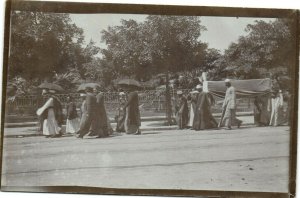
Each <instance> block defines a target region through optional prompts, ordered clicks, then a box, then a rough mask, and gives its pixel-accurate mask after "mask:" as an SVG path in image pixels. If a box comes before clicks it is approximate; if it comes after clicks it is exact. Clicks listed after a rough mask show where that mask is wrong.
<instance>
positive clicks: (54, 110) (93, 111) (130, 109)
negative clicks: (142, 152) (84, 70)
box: [37, 87, 141, 138]
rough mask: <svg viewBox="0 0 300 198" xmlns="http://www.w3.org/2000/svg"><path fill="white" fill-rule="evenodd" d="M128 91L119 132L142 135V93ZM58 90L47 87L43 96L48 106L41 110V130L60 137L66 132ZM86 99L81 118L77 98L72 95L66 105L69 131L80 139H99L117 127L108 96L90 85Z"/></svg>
mask: <svg viewBox="0 0 300 198" xmlns="http://www.w3.org/2000/svg"><path fill="white" fill-rule="evenodd" d="M127 91H128V92H127V93H125V92H121V93H120V95H121V96H122V98H123V102H122V103H120V107H119V111H120V112H123V113H120V118H121V119H123V120H121V121H120V120H119V121H118V124H117V128H116V131H118V132H126V133H127V134H136V135H139V134H141V131H140V125H141V119H140V112H139V105H138V104H139V101H138V94H137V92H136V91H134V89H132V88H130V87H129V88H128V89H127ZM55 94H56V92H55V91H54V90H49V89H44V90H43V93H42V95H43V96H44V97H45V98H46V102H45V103H44V105H43V106H42V107H41V108H39V109H38V110H37V115H38V117H39V121H40V122H39V123H40V130H41V131H42V133H43V135H45V136H46V137H60V136H62V135H63V132H62V123H63V111H62V104H61V102H60V101H59V99H58V98H57V97H56V95H55ZM80 97H81V98H82V105H81V108H80V110H81V117H80V118H79V116H78V113H77V109H76V105H75V102H74V98H72V97H71V96H68V98H67V102H68V104H67V107H66V118H67V119H66V131H65V132H66V133H71V134H74V135H75V136H76V137H77V138H83V137H84V136H85V135H88V136H95V137H97V138H103V137H108V136H110V135H111V134H112V132H113V129H112V127H111V124H110V120H109V118H108V116H107V113H106V109H105V105H104V95H103V93H102V92H100V91H99V90H98V89H97V88H94V89H93V88H91V87H86V88H85V91H84V92H82V93H80Z"/></svg>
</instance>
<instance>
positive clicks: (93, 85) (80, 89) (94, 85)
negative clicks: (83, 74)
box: [77, 83, 101, 92]
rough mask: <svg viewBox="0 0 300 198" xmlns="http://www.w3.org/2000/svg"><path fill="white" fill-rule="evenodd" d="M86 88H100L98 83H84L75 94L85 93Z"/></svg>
mask: <svg viewBox="0 0 300 198" xmlns="http://www.w3.org/2000/svg"><path fill="white" fill-rule="evenodd" d="M87 87H90V88H92V89H95V88H100V87H101V86H100V85H99V84H98V83H84V84H81V85H80V86H79V87H78V89H77V92H82V91H85V88H87Z"/></svg>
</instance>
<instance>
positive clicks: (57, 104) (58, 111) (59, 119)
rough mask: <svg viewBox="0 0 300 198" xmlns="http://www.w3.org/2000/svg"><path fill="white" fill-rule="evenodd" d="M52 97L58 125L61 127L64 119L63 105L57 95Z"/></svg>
mask: <svg viewBox="0 0 300 198" xmlns="http://www.w3.org/2000/svg"><path fill="white" fill-rule="evenodd" d="M51 97H52V98H53V110H54V115H55V119H56V121H57V124H58V126H60V127H61V125H62V124H63V121H64V117H63V111H62V105H61V102H60V100H59V99H58V98H57V97H56V96H51Z"/></svg>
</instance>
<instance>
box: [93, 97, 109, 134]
mask: <svg viewBox="0 0 300 198" xmlns="http://www.w3.org/2000/svg"><path fill="white" fill-rule="evenodd" d="M95 109H96V113H95V119H94V120H93V122H92V126H91V129H90V130H91V133H90V135H98V136H99V137H107V136H108V126H107V119H108V118H107V114H106V110H105V106H104V95H103V94H102V93H99V94H98V95H97V96H96V106H95Z"/></svg>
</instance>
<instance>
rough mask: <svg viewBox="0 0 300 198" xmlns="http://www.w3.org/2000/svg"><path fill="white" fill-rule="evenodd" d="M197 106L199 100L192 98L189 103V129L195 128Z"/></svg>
mask: <svg viewBox="0 0 300 198" xmlns="http://www.w3.org/2000/svg"><path fill="white" fill-rule="evenodd" d="M196 105H197V99H194V98H192V99H191V100H190V101H188V106H189V122H188V125H187V126H188V127H193V125H194V119H195V113H196Z"/></svg>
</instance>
